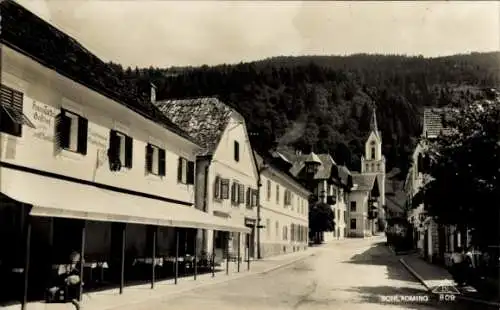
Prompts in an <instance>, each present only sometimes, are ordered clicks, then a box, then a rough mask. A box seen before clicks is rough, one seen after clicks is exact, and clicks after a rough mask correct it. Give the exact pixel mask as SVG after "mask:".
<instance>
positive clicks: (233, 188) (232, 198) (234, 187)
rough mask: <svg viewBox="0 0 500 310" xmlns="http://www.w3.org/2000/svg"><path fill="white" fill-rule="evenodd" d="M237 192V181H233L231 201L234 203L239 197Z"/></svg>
mask: <svg viewBox="0 0 500 310" xmlns="http://www.w3.org/2000/svg"><path fill="white" fill-rule="evenodd" d="M236 194H237V192H236V183H235V182H233V184H231V202H232V203H235V202H237V201H238V200H237V197H236Z"/></svg>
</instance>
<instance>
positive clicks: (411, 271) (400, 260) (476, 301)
mask: <svg viewBox="0 0 500 310" xmlns="http://www.w3.org/2000/svg"><path fill="white" fill-rule="evenodd" d="M399 262H400V263H401V264H402V265H403V266H404V267H405V268H406V269H407V270H408V271H409V272H410V273H411V274H412V275H413V276H414V277H415V278H417V280H418V281H419V282H420V283H422V285H423V286H425V288H426V289H427V291H428V292H429V293H432V288H431V287H429V285H427V283H425V280H424V279H423V278H422V277H421V276H420V275H419V274H418V273H417V272H416V271H415V270H414V269H413V268H412V267H411V266H410V265H408V263H406V262H405V260H404V259H403V258H400V259H399ZM432 294H434V293H432ZM456 299H459V300H465V301H468V302H472V303H477V304H482V305H487V306H493V307H500V303H498V302H493V301H486V300H482V299H477V298H472V297H467V296H463V295H456Z"/></svg>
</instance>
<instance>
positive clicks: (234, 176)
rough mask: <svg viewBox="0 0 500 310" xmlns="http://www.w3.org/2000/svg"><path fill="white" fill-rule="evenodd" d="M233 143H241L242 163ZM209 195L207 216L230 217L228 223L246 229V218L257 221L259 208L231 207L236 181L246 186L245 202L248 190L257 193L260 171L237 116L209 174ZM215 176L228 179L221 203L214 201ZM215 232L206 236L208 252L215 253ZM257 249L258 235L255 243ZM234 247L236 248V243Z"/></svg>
mask: <svg viewBox="0 0 500 310" xmlns="http://www.w3.org/2000/svg"><path fill="white" fill-rule="evenodd" d="M234 141H237V142H238V143H239V161H235V159H234ZM208 173H209V174H208V191H207V212H208V213H212V214H213V212H214V211H219V212H224V213H227V214H229V220H230V221H233V222H234V223H236V224H238V225H245V218H249V219H254V220H257V208H256V207H253V208H247V206H246V204H245V203H242V204H239V205H238V206H235V205H233V204H231V199H230V198H231V184H233V182H234V181H237V182H238V183H240V184H243V185H244V186H245V199H246V190H247V188H249V187H250V188H252V189H255V190H256V189H257V188H258V187H257V169H256V166H255V161H254V158H253V153H252V149H251V146H250V142H249V140H248V134H247V129H246V125H245V120H244V119H243V117H241V116H240V115H239V114H237V113H233V114H232V115H231V119H230V121H229V124H228V125H227V126H226V129H225V130H224V133H223V134H222V137H221V140H220V141H219V145H218V146H217V148H216V150H215V152H214V154H213V158H212V162H211V164H210V167H209V172H208ZM216 176H220V177H221V178H225V179H229V180H230V184H229V199H224V200H222V201H219V200H216V199H214V184H215V178H216ZM212 238H213V232H212V231H208V232H207V241H206V247H207V251H209V252H211V249H212ZM252 242H253V244H254V247H256V234H254V238H253V240H252ZM232 245H233V246H235V247H236V245H237V241H233V242H232ZM240 247H241V251H242V252H241V253H244V248H245V236H244V235H243V234H241V242H240Z"/></svg>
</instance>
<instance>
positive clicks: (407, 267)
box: [399, 258, 432, 292]
mask: <svg viewBox="0 0 500 310" xmlns="http://www.w3.org/2000/svg"><path fill="white" fill-rule="evenodd" d="M399 262H400V263H401V265H403V266H404V267H405V268H406V269H407V270H408V271H409V272H410V273H411V274H412V276H414V277H415V278H416V279H417V280H418V281H419V282H420V283H422V285H423V286H425V289H427V290H428V291H429V292H430V291H432V288H430V287H429V285H427V283H425V280H424V279H423V278H422V277H421V276H420V275H419V274H418V273H417V272H416V271H415V270H414V269H413V268H411V266H410V265H408V264H407V263H406V262H405V260H404V259H403V258H400V259H399Z"/></svg>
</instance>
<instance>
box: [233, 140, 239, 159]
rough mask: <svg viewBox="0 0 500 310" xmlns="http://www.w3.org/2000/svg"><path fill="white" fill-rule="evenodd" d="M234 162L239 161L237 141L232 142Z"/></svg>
mask: <svg viewBox="0 0 500 310" xmlns="http://www.w3.org/2000/svg"><path fill="white" fill-rule="evenodd" d="M234 160H235V161H240V144H239V143H238V141H234Z"/></svg>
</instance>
